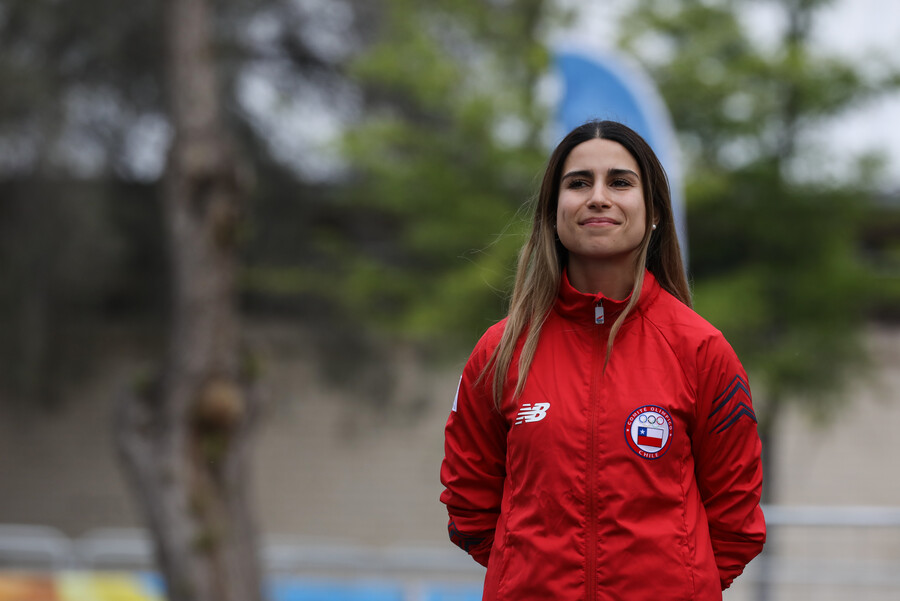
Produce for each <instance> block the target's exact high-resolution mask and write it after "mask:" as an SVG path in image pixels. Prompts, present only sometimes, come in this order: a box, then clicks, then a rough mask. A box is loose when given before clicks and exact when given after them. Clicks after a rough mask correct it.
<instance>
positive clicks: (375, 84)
mask: <svg viewBox="0 0 900 601" xmlns="http://www.w3.org/2000/svg"><path fill="white" fill-rule="evenodd" d="M544 4H545V3H544V2H541V1H536V0H516V1H511V2H502V3H500V2H496V3H483V2H476V1H463V2H446V1H440V0H432V1H429V2H408V1H406V0H391V1H389V2H386V3H385V4H384V8H385V10H384V12H383V14H382V20H381V22H380V28H379V29H378V34H377V38H376V40H375V42H374V44H373V45H372V46H371V47H370V48H368V49H367V51H366V52H365V53H364V54H363V55H361V56H360V57H359V59H358V60H356V61H355V62H354V63H353V64H352V71H351V72H352V74H353V76H354V78H355V80H356V81H357V82H359V83H360V85H361V86H362V90H363V95H364V103H365V106H366V110H365V112H364V114H363V117H362V119H361V121H360V122H359V123H357V124H354V125H352V126H351V127H350V129H349V133H348V135H347V136H346V139H345V144H344V148H345V150H346V156H347V157H348V158H349V160H350V161H351V169H350V170H349V174H348V176H347V177H348V181H347V185H346V186H345V187H344V200H343V202H344V205H343V207H344V210H346V211H348V212H350V213H353V212H356V211H363V212H365V214H367V215H370V220H369V221H368V230H369V231H367V233H366V235H365V236H361V237H359V238H357V239H355V240H354V241H353V245H352V249H351V256H352V257H353V259H352V261H351V263H350V264H349V265H348V266H347V272H346V273H345V274H341V277H344V276H346V277H347V280H346V282H347V287H346V288H345V290H346V296H345V300H346V301H347V303H348V307H349V308H350V310H351V311H352V312H356V313H358V314H359V315H362V316H364V319H366V320H367V321H368V322H369V323H373V322H374V323H377V324H379V325H380V326H381V327H387V328H390V329H391V330H394V331H400V332H404V333H406V334H409V335H413V336H415V337H423V336H427V335H429V334H434V333H436V332H441V333H442V335H443V336H445V337H446V336H450V337H452V335H453V334H458V335H459V336H460V338H461V340H462V341H463V342H464V343H465V344H470V343H471V340H472V338H473V337H474V336H476V335H477V334H478V332H479V331H480V330H483V329H484V327H486V326H487V325H488V324H489V323H490V322H491V320H493V319H495V318H496V317H497V316H499V314H500V312H501V307H502V300H501V299H502V296H503V293H502V292H501V291H505V290H506V289H507V288H508V286H509V283H510V276H511V273H512V266H513V264H514V257H515V253H516V252H517V250H518V248H519V246H520V245H521V243H522V238H521V236H520V234H521V232H522V220H521V219H519V218H517V211H518V210H519V208H520V207H521V205H522V204H523V203H524V202H525V201H527V200H528V199H529V197H530V196H531V195H532V194H533V193H534V191H535V188H536V185H537V177H538V176H539V174H540V170H541V165H542V163H543V161H544V160H545V154H546V151H545V148H544V146H543V144H542V142H541V133H542V128H543V124H544V123H545V121H546V118H545V115H544V110H545V109H544V108H542V107H541V106H540V105H539V104H538V103H537V102H536V100H535V88H536V82H537V79H538V77H539V75H540V74H541V73H542V72H544V71H545V70H546V68H547V65H548V60H547V53H546V51H545V50H544V49H543V48H542V46H541V45H540V43H539V41H538V38H539V35H540V33H541V27H542V26H544V25H545V23H546V21H545V19H546V18H548V17H547V15H545V12H546V11H547V7H546V6H544Z"/></svg>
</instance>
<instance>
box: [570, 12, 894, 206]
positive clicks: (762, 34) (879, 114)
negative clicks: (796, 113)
mask: <svg viewBox="0 0 900 601" xmlns="http://www.w3.org/2000/svg"><path fill="white" fill-rule="evenodd" d="M560 4H562V5H565V6H568V7H570V8H573V9H575V10H576V11H577V14H579V18H578V19H576V23H575V24H574V25H573V28H572V30H571V31H566V32H564V33H561V34H560V35H558V36H552V38H556V40H553V41H562V40H564V41H565V42H566V43H567V44H573V45H577V44H584V45H585V46H587V47H595V48H597V47H599V48H608V49H612V48H613V46H614V40H615V38H616V34H615V29H616V24H617V20H618V18H619V16H620V15H621V14H622V13H624V12H625V10H626V9H627V8H628V6H629V4H630V2H629V1H628V0H608V1H607V2H580V1H579V0H560ZM742 10H743V11H744V13H745V14H744V20H745V23H746V24H747V26H748V27H749V28H750V31H751V33H752V35H753V36H754V38H756V39H758V40H760V41H761V42H763V43H770V42H772V41H773V40H775V39H776V38H777V36H778V33H779V31H781V30H782V28H783V25H784V20H783V16H782V13H783V9H780V8H778V3H777V2H775V1H774V0H756V1H750V2H746V3H744V5H743V8H742ZM817 17H818V18H817V20H816V22H815V24H814V31H815V34H814V40H815V43H816V45H817V46H818V47H819V48H821V50H822V51H823V52H827V53H833V54H839V55H843V56H846V57H849V58H852V59H854V60H855V61H858V64H859V65H860V68H861V69H867V68H872V67H873V66H874V65H875V64H876V62H877V61H879V60H881V61H884V60H889V61H891V62H893V63H894V64H895V65H896V66H900V52H897V43H898V41H900V2H897V1H896V0H890V1H887V0H835V1H834V2H833V3H832V5H831V6H829V7H827V8H825V9H823V10H822V11H821V12H820V13H819V14H818V15H817ZM808 142H809V143H815V144H821V145H823V146H824V147H826V148H827V150H828V154H829V157H830V158H832V159H833V161H831V164H832V165H833V166H834V169H835V170H836V172H838V173H840V171H841V166H842V165H845V164H847V163H848V162H849V161H850V158H851V157H852V156H854V155H858V154H859V153H861V152H862V151H866V150H881V151H883V152H884V153H885V154H886V155H887V161H888V162H887V165H886V169H885V177H884V182H882V183H883V184H884V185H885V187H888V188H891V189H898V188H900V92H897V93H894V94H891V95H890V96H885V97H883V98H881V99H879V100H876V101H873V102H869V103H866V104H862V105H859V106H857V107H855V108H854V109H853V110H851V111H849V112H848V114H846V115H842V116H841V117H840V118H839V119H836V120H835V122H834V123H832V124H830V125H828V126H826V127H823V128H822V130H821V131H819V132H816V134H815V135H814V136H813V137H812V138H810V139H809V140H808Z"/></svg>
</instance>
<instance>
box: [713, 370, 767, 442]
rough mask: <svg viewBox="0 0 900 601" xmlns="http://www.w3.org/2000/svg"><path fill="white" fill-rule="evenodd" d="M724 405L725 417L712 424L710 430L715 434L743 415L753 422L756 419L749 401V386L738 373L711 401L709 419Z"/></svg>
mask: <svg viewBox="0 0 900 601" xmlns="http://www.w3.org/2000/svg"><path fill="white" fill-rule="evenodd" d="M739 393H742V394H739ZM725 407H727V408H728V410H727V411H726V412H725V417H723V418H722V419H721V420H719V422H718V423H716V424H715V425H714V426H712V431H713V432H714V433H715V434H721V433H722V432H724V431H725V430H727V429H728V428H730V427H731V426H732V425H734V424H735V422H737V421H738V420H739V419H740V418H742V417H744V416H746V417H749V418H750V419H752V420H753V421H754V422H755V421H757V420H756V414H755V413H754V412H753V408H752V407H751V403H750V387H749V386H748V385H747V382H745V381H744V379H743V378H741V376H739V375H737V376H735V377H734V378H732V380H731V382H730V383H729V384H728V386H726V387H725V390H724V392H722V394H720V395H719V396H717V397H716V399H715V400H714V401H713V409H712V411H710V413H709V417H710V419H712V416H713V415H715V414H716V413H718V412H719V411H720V410H721V409H723V408H725Z"/></svg>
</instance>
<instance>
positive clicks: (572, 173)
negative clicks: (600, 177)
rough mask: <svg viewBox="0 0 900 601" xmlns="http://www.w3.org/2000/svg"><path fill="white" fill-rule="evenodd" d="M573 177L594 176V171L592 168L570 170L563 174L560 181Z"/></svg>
mask: <svg viewBox="0 0 900 601" xmlns="http://www.w3.org/2000/svg"><path fill="white" fill-rule="evenodd" d="M572 177H594V172H593V171H591V170H590V169H581V170H578V171H569V172H568V173H566V174H565V175H563V176H562V179H560V181H566V180H567V179H569V178H572Z"/></svg>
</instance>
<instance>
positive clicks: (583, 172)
mask: <svg viewBox="0 0 900 601" xmlns="http://www.w3.org/2000/svg"><path fill="white" fill-rule="evenodd" d="M646 218H647V217H646V209H645V208H644V189H643V186H642V185H641V172H640V169H639V168H638V165H637V161H635V160H634V157H632V156H631V154H630V153H629V152H628V151H627V150H625V147H624V146H622V145H621V144H619V143H618V142H613V141H611V140H604V139H599V138H597V139H592V140H588V141H587V142H582V143H581V144H579V145H578V146H576V147H575V148H573V149H572V151H571V152H570V153H569V156H568V158H566V161H565V163H564V164H563V171H562V178H561V180H560V186H559V200H558V203H557V208H556V232H557V235H558V236H559V240H560V242H561V243H562V245H563V246H565V247H566V249H567V250H568V251H569V266H570V268H571V267H572V263H573V262H580V261H586V262H591V261H611V260H620V259H632V258H634V255H635V254H636V253H637V252H638V249H639V247H640V244H641V240H642V239H643V237H644V230H645V228H646Z"/></svg>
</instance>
